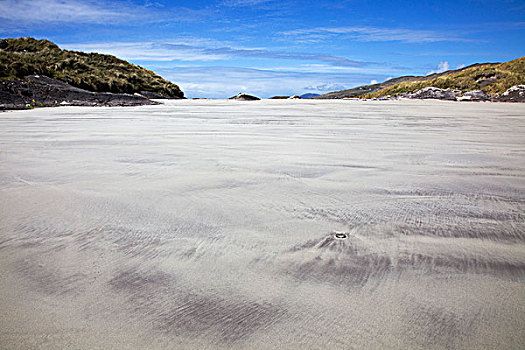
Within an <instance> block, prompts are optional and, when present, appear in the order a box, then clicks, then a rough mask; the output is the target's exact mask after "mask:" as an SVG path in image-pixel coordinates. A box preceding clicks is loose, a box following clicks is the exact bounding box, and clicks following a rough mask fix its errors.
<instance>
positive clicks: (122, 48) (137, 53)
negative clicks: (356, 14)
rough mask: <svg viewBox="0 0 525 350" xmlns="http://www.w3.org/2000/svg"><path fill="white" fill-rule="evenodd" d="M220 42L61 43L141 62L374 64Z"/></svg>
mask: <svg viewBox="0 0 525 350" xmlns="http://www.w3.org/2000/svg"><path fill="white" fill-rule="evenodd" d="M221 44H222V43H220V42H216V41H212V40H206V39H199V38H185V39H178V40H172V41H166V42H136V43H125V42H124V43H119V42H112V43H100V44H96V43H95V44H66V45H63V46H64V47H65V48H68V49H72V50H81V51H91V52H99V53H107V54H112V55H116V56H118V57H121V58H125V59H129V60H144V61H172V60H181V61H216V60H224V59H227V58H231V57H243V58H257V59H259V58H266V59H277V60H296V61H317V62H325V63H328V64H330V65H333V66H341V67H363V66H370V65H374V64H375V63H373V62H365V61H357V60H351V59H348V58H346V57H340V56H331V55H326V54H318V53H309V52H292V51H279V50H270V49H266V48H243V47H240V48H239V47H232V46H227V45H221Z"/></svg>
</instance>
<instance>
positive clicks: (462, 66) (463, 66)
mask: <svg viewBox="0 0 525 350" xmlns="http://www.w3.org/2000/svg"><path fill="white" fill-rule="evenodd" d="M461 68H465V65H464V64H463V63H462V64H458V65H457V66H456V69H461Z"/></svg>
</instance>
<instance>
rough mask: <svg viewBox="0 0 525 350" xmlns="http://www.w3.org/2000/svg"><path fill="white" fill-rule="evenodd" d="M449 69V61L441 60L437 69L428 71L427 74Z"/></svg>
mask: <svg viewBox="0 0 525 350" xmlns="http://www.w3.org/2000/svg"><path fill="white" fill-rule="evenodd" d="M449 69H450V65H449V64H448V61H441V62H439V64H438V67H437V69H436V70H432V71H430V72H428V73H427V75H430V74H434V73H443V72H446V71H447V70H449Z"/></svg>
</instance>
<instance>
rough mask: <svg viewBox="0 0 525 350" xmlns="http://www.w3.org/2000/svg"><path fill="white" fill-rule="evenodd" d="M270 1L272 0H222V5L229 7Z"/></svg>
mask: <svg viewBox="0 0 525 350" xmlns="http://www.w3.org/2000/svg"><path fill="white" fill-rule="evenodd" d="M272 1H273V0H224V1H223V2H222V5H224V6H229V7H244V6H254V5H260V4H266V3H269V2H272Z"/></svg>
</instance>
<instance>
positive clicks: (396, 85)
mask: <svg viewBox="0 0 525 350" xmlns="http://www.w3.org/2000/svg"><path fill="white" fill-rule="evenodd" d="M520 84H525V57H520V58H518V59H515V60H512V61H509V62H505V63H476V64H473V65H470V66H468V67H464V68H461V69H455V70H449V71H446V72H442V73H434V74H431V75H427V76H402V77H398V78H394V79H390V80H387V81H385V82H383V83H378V84H371V85H362V86H358V87H355V88H352V89H348V90H341V91H334V92H330V93H327V94H324V95H320V96H317V97H314V98H316V99H340V98H380V97H386V96H399V95H401V94H405V93H414V92H416V91H418V90H421V89H423V88H425V87H431V86H432V87H437V88H440V89H452V90H460V91H473V90H481V91H483V92H485V93H486V94H487V95H488V96H496V95H499V94H502V93H503V92H505V91H506V90H507V89H509V88H510V87H512V86H516V85H520Z"/></svg>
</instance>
